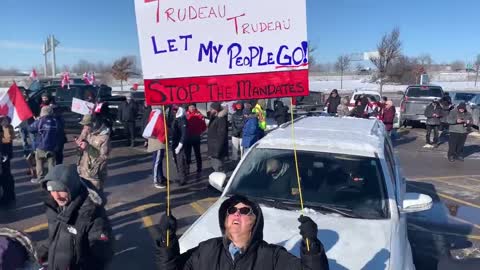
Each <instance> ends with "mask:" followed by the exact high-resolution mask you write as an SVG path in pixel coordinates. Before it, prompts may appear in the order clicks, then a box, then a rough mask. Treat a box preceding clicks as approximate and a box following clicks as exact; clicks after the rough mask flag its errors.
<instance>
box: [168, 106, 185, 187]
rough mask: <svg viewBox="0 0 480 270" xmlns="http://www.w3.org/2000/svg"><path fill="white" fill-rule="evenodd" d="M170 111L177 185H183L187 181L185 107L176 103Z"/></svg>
mask: <svg viewBox="0 0 480 270" xmlns="http://www.w3.org/2000/svg"><path fill="white" fill-rule="evenodd" d="M172 113H174V114H175V119H174V120H173V121H172V124H171V142H172V148H171V149H172V151H173V159H174V160H175V164H176V165H177V172H178V177H179V180H178V182H179V185H181V186H182V185H184V184H185V183H186V182H187V175H188V166H187V158H186V155H185V144H186V142H187V117H186V116H185V109H184V108H183V107H179V106H177V105H173V106H172Z"/></svg>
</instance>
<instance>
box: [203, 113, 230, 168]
mask: <svg viewBox="0 0 480 270" xmlns="http://www.w3.org/2000/svg"><path fill="white" fill-rule="evenodd" d="M227 113H228V112H227V110H225V109H224V110H222V111H220V112H219V113H218V115H216V116H211V117H210V123H208V131H207V145H208V155H209V156H210V157H212V158H216V159H222V158H225V157H226V156H228V120H227Z"/></svg>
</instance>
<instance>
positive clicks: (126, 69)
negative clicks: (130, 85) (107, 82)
mask: <svg viewBox="0 0 480 270" xmlns="http://www.w3.org/2000/svg"><path fill="white" fill-rule="evenodd" d="M136 74H137V73H136V72H135V62H134V59H132V57H126V56H125V57H122V58H120V59H119V60H117V61H115V63H113V66H112V76H113V77H114V78H115V79H116V80H120V87H121V89H122V91H123V81H127V80H128V78H129V77H131V76H132V75H136Z"/></svg>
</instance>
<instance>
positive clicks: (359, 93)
mask: <svg viewBox="0 0 480 270" xmlns="http://www.w3.org/2000/svg"><path fill="white" fill-rule="evenodd" d="M360 96H367V97H369V98H371V99H372V100H373V101H380V99H381V97H380V93H379V92H377V91H373V90H355V91H354V92H353V94H352V96H351V97H350V103H349V104H348V109H349V110H350V111H351V110H353V108H354V107H355V100H357V99H358V98H359V97H360Z"/></svg>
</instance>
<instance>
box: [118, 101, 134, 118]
mask: <svg viewBox="0 0 480 270" xmlns="http://www.w3.org/2000/svg"><path fill="white" fill-rule="evenodd" d="M137 113H138V106H137V103H136V102H135V101H134V100H131V101H130V103H128V102H126V101H124V102H122V103H121V104H120V106H119V107H118V120H119V121H120V122H135V119H137Z"/></svg>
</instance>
